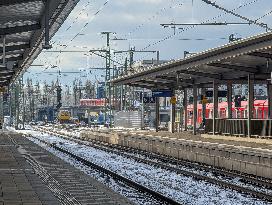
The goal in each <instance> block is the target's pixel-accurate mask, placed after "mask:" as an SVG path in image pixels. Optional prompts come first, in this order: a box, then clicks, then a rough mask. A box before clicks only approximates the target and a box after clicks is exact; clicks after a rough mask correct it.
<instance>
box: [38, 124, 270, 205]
mask: <svg viewBox="0 0 272 205" xmlns="http://www.w3.org/2000/svg"><path fill="white" fill-rule="evenodd" d="M39 131H42V132H45V130H44V129H41V130H39ZM47 133H48V134H54V135H57V136H58V137H61V138H64V139H66V140H72V141H74V142H76V143H79V144H83V145H88V146H92V147H94V148H97V149H100V150H103V151H106V152H111V153H114V154H118V155H122V156H124V157H127V158H131V159H134V160H135V161H137V162H142V163H146V164H149V165H152V166H155V167H160V168H163V169H166V170H170V171H173V172H176V173H178V174H181V175H185V176H189V177H192V178H194V179H196V180H204V181H206V182H209V183H212V184H216V185H219V186H221V187H224V188H229V189H232V190H236V191H238V192H240V193H244V194H248V195H251V196H253V197H256V198H259V199H265V200H267V201H269V202H272V196H271V194H267V193H264V192H260V191H256V190H253V189H250V188H247V187H244V186H239V185H236V184H232V183H230V182H226V181H222V180H218V179H216V178H213V177H209V176H205V175H201V174H198V173H195V172H191V171H188V170H183V169H180V168H178V167H176V166H177V165H181V166H184V165H185V166H187V167H191V168H197V169H201V170H205V171H209V172H213V173H216V174H218V175H223V176H227V177H240V178H241V179H242V181H244V182H246V183H249V184H253V185H257V186H259V187H260V188H261V187H266V188H268V189H271V188H272V183H271V182H270V181H268V180H267V181H266V180H262V179H256V178H253V177H251V176H242V175H241V174H238V173H232V172H229V171H226V170H220V169H216V168H211V167H208V166H205V165H200V164H195V163H190V162H188V161H182V160H177V159H173V158H170V157H166V156H162V155H158V154H154V153H149V152H146V151H141V150H136V149H134V148H127V147H122V146H119V145H118V146H117V145H109V144H107V143H103V142H98V141H95V140H92V141H91V144H90V142H89V141H83V140H79V139H75V138H71V137H68V136H66V135H60V134H58V133H54V132H51V131H47ZM128 153H129V154H128ZM131 153H134V154H140V155H143V156H145V157H146V158H148V159H146V158H141V157H138V156H135V155H132V154H131ZM169 164H171V165H172V166H170V165H169ZM208 169H209V170H208Z"/></svg>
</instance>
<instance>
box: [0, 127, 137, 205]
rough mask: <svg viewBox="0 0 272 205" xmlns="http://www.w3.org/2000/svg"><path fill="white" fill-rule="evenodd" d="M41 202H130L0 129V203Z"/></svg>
mask: <svg viewBox="0 0 272 205" xmlns="http://www.w3.org/2000/svg"><path fill="white" fill-rule="evenodd" d="M71 202H72V203H71ZM40 204H44V205H58V204H79V205H80V204H82V205H83V204H84V205H85V204H86V205H87V204H92V205H100V204H132V203H130V202H129V201H128V200H127V199H125V198H124V197H122V196H121V195H119V194H117V193H115V192H113V191H112V190H110V189H109V188H107V187H106V186H104V185H103V184H101V183H100V182H98V181H96V180H95V179H93V178H91V177H89V176H87V175H86V174H84V173H83V172H81V171H80V170H78V169H76V168H75V167H73V166H71V165H69V164H68V163H66V162H64V161H63V160H61V159H60V158H58V157H56V156H54V155H52V154H50V153H49V152H48V151H46V150H45V149H43V148H41V147H39V146H38V145H36V144H34V143H33V142H31V141H30V140H28V139H26V138H25V137H22V136H21V135H19V134H16V133H12V132H2V131H1V132H0V205H40Z"/></svg>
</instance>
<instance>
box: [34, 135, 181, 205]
mask: <svg viewBox="0 0 272 205" xmlns="http://www.w3.org/2000/svg"><path fill="white" fill-rule="evenodd" d="M31 137H32V138H34V139H36V140H38V141H40V142H42V143H44V144H46V145H47V146H50V147H52V148H54V149H55V150H57V151H59V152H61V153H64V154H66V155H68V156H70V157H72V158H73V159H75V160H77V161H78V162H81V163H82V164H84V165H85V166H88V167H91V168H92V169H95V170H97V171H99V172H102V173H104V174H106V175H108V176H111V177H112V178H113V179H115V180H118V181H121V182H123V183H125V184H126V185H128V186H129V187H132V188H134V189H137V190H138V191H140V192H142V193H146V194H148V195H150V196H152V197H153V198H155V199H157V200H159V201H161V202H162V204H171V205H172V204H173V205H182V204H181V203H179V202H177V201H175V200H173V199H171V198H169V197H167V196H164V195H162V194H160V193H158V192H156V191H153V190H151V189H149V188H147V187H145V186H143V185H141V184H139V183H137V182H134V181H132V180H130V179H128V178H126V177H124V176H122V175H119V174H117V173H115V172H113V171H111V170H109V169H106V168H105V167H102V166H100V165H98V164H96V163H93V162H91V161H88V160H87V159H84V158H83V157H80V156H78V155H76V154H74V153H72V152H70V151H69V150H67V149H64V148H62V147H59V146H57V144H55V143H49V142H46V141H44V140H41V139H39V138H37V137H34V136H31Z"/></svg>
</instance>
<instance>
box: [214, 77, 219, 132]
mask: <svg viewBox="0 0 272 205" xmlns="http://www.w3.org/2000/svg"><path fill="white" fill-rule="evenodd" d="M217 116H218V84H217V83H216V82H215V81H213V135H215V134H216V118H217Z"/></svg>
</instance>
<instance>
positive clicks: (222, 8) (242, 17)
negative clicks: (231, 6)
mask: <svg viewBox="0 0 272 205" xmlns="http://www.w3.org/2000/svg"><path fill="white" fill-rule="evenodd" d="M201 1H203V2H205V3H206V4H209V5H211V6H213V7H215V8H217V9H220V10H222V11H224V12H226V13H228V14H231V15H233V16H236V17H238V18H240V19H243V20H245V21H247V22H249V23H251V24H255V25H257V26H260V27H262V28H265V29H267V30H270V31H271V30H272V28H269V27H268V26H267V24H265V23H261V22H257V21H256V20H252V19H249V18H248V17H245V16H242V15H240V14H238V13H235V12H234V11H233V10H228V9H226V8H224V7H222V6H219V5H218V4H216V3H215V2H212V1H210V0H201Z"/></svg>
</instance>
